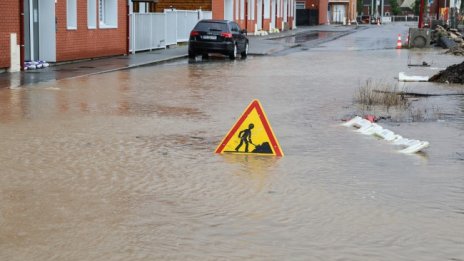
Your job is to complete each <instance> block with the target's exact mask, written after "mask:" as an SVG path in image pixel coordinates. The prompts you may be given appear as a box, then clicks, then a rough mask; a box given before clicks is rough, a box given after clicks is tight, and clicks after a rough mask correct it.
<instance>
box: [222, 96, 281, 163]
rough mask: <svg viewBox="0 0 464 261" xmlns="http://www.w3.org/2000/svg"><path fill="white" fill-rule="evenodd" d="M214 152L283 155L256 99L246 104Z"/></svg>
mask: <svg viewBox="0 0 464 261" xmlns="http://www.w3.org/2000/svg"><path fill="white" fill-rule="evenodd" d="M216 153H247V154H262V155H274V156H283V155H284V154H283V152H282V149H281V148H280V145H279V142H278V141H277V139H276V138H275V136H274V132H273V131H272V128H271V125H270V124H269V122H268V120H267V117H266V114H265V113H264V110H263V109H262V107H261V103H260V102H259V101H258V100H254V101H252V102H251V103H250V105H248V107H247V108H246V109H245V111H244V112H243V114H242V116H241V117H240V118H239V120H238V121H237V123H235V125H234V126H233V127H232V129H231V130H230V131H229V133H228V134H227V135H226V136H225V137H224V139H223V140H222V142H221V143H220V144H219V146H218V147H217V149H216Z"/></svg>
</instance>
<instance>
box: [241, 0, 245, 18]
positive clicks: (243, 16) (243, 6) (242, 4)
mask: <svg viewBox="0 0 464 261" xmlns="http://www.w3.org/2000/svg"><path fill="white" fill-rule="evenodd" d="M243 19H245V0H240V20H243Z"/></svg>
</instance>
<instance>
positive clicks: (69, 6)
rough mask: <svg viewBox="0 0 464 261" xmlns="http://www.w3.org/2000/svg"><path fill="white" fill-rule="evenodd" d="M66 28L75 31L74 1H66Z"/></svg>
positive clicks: (75, 13)
mask: <svg viewBox="0 0 464 261" xmlns="http://www.w3.org/2000/svg"><path fill="white" fill-rule="evenodd" d="M66 26H67V28H68V29H70V30H75V29H77V4H76V0H66Z"/></svg>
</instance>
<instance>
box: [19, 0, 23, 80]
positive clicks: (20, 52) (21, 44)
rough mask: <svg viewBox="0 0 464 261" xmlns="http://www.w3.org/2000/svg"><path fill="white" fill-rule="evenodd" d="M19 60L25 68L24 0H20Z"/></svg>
mask: <svg viewBox="0 0 464 261" xmlns="http://www.w3.org/2000/svg"><path fill="white" fill-rule="evenodd" d="M19 62H20V65H19V66H20V67H21V71H22V70H24V0H19Z"/></svg>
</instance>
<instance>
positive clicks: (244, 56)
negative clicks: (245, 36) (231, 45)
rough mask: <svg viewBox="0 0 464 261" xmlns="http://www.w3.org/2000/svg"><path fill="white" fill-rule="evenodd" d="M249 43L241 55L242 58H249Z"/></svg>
mask: <svg viewBox="0 0 464 261" xmlns="http://www.w3.org/2000/svg"><path fill="white" fill-rule="evenodd" d="M248 47H249V46H248V43H246V44H245V50H243V52H242V53H241V55H242V58H246V57H247V56H248Z"/></svg>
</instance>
